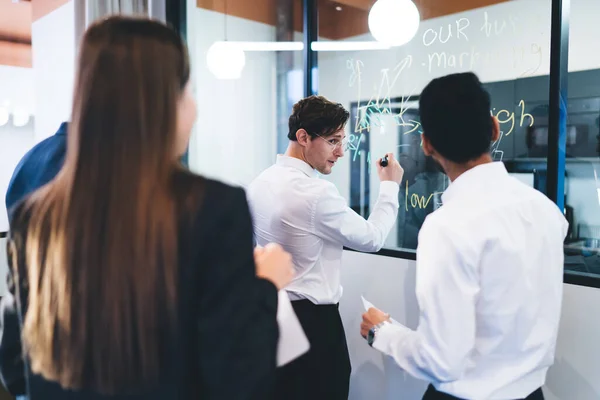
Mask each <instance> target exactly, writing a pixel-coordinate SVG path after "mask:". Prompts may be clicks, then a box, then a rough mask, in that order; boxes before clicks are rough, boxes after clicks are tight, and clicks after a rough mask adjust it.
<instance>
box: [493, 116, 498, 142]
mask: <svg viewBox="0 0 600 400" xmlns="http://www.w3.org/2000/svg"><path fill="white" fill-rule="evenodd" d="M498 139H500V122H498V118H496V117H492V142H496V141H498Z"/></svg>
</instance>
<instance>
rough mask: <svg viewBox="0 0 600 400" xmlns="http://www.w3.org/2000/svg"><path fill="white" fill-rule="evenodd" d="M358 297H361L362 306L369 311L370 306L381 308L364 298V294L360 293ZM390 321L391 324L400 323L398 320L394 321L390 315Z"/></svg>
mask: <svg viewBox="0 0 600 400" xmlns="http://www.w3.org/2000/svg"><path fill="white" fill-rule="evenodd" d="M360 298H361V299H362V303H363V307H364V308H365V311H369V308H371V307H372V308H376V309H378V310H381V308H379V307H376V306H374V305H373V303H371V302H370V301H369V300H367V299H365V297H364V296H362V295H361V296H360ZM381 311H383V310H381ZM390 322H391V323H392V324H397V325H402V324H401V323H400V322H398V321H396V320H395V319H394V318H391V317H390Z"/></svg>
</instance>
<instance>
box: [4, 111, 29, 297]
mask: <svg viewBox="0 0 600 400" xmlns="http://www.w3.org/2000/svg"><path fill="white" fill-rule="evenodd" d="M34 143H35V138H34V133H33V123H32V122H30V123H29V124H27V125H25V126H23V127H14V126H13V125H12V124H11V122H9V123H8V124H6V125H4V126H1V127H0V149H1V151H0V153H1V155H0V232H5V231H8V216H7V213H6V203H5V201H4V199H5V194H6V189H7V188H8V183H9V182H10V178H11V177H12V173H13V171H14V169H15V167H16V166H17V164H18V163H19V161H20V160H21V157H23V155H24V154H25V153H26V152H27V151H28V150H29V149H30V148H31V147H32V146H33V145H34ZM2 251H4V249H3V248H0V253H1V252H2ZM0 276H3V275H2V269H1V268H0ZM0 280H1V279H0ZM1 293H2V292H0V295H1Z"/></svg>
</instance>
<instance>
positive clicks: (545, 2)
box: [318, 0, 578, 251]
mask: <svg viewBox="0 0 600 400" xmlns="http://www.w3.org/2000/svg"><path fill="white" fill-rule="evenodd" d="M353 3H354V4H355V6H354V7H352V6H347V5H342V4H338V3H336V2H333V1H329V0H320V1H319V11H320V15H319V40H320V43H321V46H322V47H321V49H322V50H323V51H319V54H318V65H319V79H318V81H319V93H320V94H322V95H324V96H326V97H328V98H330V99H332V100H334V101H338V102H340V103H342V104H343V105H344V106H345V107H347V108H348V109H349V110H350V112H351V121H350V122H349V124H348V127H347V130H346V134H347V135H349V136H350V138H351V146H350V150H349V151H348V152H347V153H346V155H345V157H344V159H343V161H340V162H338V165H337V166H336V168H335V169H334V171H333V173H332V174H331V175H330V176H329V177H327V178H328V179H331V181H333V182H334V183H335V184H336V185H337V187H338V188H339V190H340V192H341V193H342V194H343V195H344V196H345V197H346V198H347V199H348V202H349V204H350V206H351V207H352V208H353V209H354V210H356V211H357V212H359V213H360V214H362V215H363V216H365V217H367V216H368V215H369V212H370V206H371V205H373V204H374V202H375V201H376V199H377V195H378V187H379V180H378V177H377V172H376V168H374V167H373V166H372V163H373V162H374V161H375V160H376V159H377V158H379V157H381V156H382V155H383V154H384V153H386V152H394V153H395V155H396V156H397V158H398V159H399V160H400V163H401V164H402V166H403V167H404V170H405V175H404V180H403V181H402V184H401V189H400V195H399V196H400V197H399V200H400V212H399V217H398V220H397V222H396V225H395V227H394V229H393V231H392V233H391V234H390V236H389V237H388V240H387V242H386V247H387V248H392V249H403V250H408V251H414V249H416V246H417V237H418V232H419V229H420V227H421V225H422V224H423V221H424V219H425V217H426V216H427V215H428V214H429V213H431V212H432V211H433V210H435V209H436V208H438V207H440V206H441V205H442V203H441V194H442V193H443V192H444V190H445V189H446V188H447V187H448V185H449V183H450V182H449V180H448V178H447V177H446V176H445V175H444V174H443V173H442V172H440V170H438V168H437V167H436V165H435V163H433V162H432V160H430V159H428V158H427V157H425V155H424V154H423V151H422V149H421V141H420V134H421V125H420V122H419V113H418V99H419V94H420V92H421V90H422V89H423V88H424V87H425V85H426V84H427V83H428V82H429V81H431V80H432V79H434V78H436V77H440V76H443V75H447V74H451V73H458V72H466V71H473V72H475V73H476V74H477V75H478V76H479V78H480V79H481V81H482V82H484V84H485V86H486V88H487V89H488V90H489V92H490V94H491V96H492V109H491V110H490V113H492V114H493V115H495V116H497V117H498V119H499V120H500V123H501V138H500V140H499V141H498V142H496V143H494V146H493V148H492V154H493V156H494V159H495V160H498V161H504V162H505V164H506V166H507V168H508V169H509V172H510V173H511V174H514V176H515V177H517V178H518V179H521V180H523V181H524V182H526V183H527V184H529V185H531V186H534V187H536V188H538V189H539V190H541V191H544V190H545V185H546V158H547V148H548V143H547V142H548V139H547V138H548V135H547V119H548V117H547V112H548V93H549V79H548V74H549V65H550V25H551V1H550V0H519V1H493V0H479V1H472V2H469V4H470V5H471V7H470V8H469V9H465V8H466V7H465V6H464V3H463V2H454V1H443V2H442V1H438V2H425V1H415V4H416V5H417V7H418V9H419V12H420V16H421V22H420V25H419V28H418V31H417V33H416V35H415V36H414V38H413V39H412V40H411V41H410V42H408V43H407V44H405V45H402V46H398V47H388V48H381V47H380V44H377V43H375V42H374V39H373V36H372V35H371V33H370V32H369V28H368V22H367V21H368V12H369V9H370V6H371V2H364V4H363V3H361V2H353ZM361 4H362V5H361ZM323 43H325V49H323ZM348 46H353V47H354V48H353V49H351V50H348ZM377 47H379V48H377ZM336 48H337V50H336ZM343 48H345V49H346V50H343ZM374 48H375V49H374ZM325 50H329V51H325ZM465 122H466V121H458V120H456V121H448V124H462V123H465ZM576 142H577V141H576ZM577 143H578V142H577ZM572 145H573V146H576V144H575V142H574V143H573V144H572Z"/></svg>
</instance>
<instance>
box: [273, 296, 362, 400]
mask: <svg viewBox="0 0 600 400" xmlns="http://www.w3.org/2000/svg"><path fill="white" fill-rule="evenodd" d="M292 307H293V308H294V311H295V312H296V315H297V316H298V319H299V320H300V324H301V325H302V328H303V329H304V332H305V333H306V336H307V338H308V341H309V343H310V350H309V351H308V352H307V353H306V354H304V355H302V356H301V357H299V358H297V359H296V360H294V361H292V362H291V363H289V364H287V365H284V366H283V367H281V368H279V369H278V370H277V382H276V388H275V399H277V400H348V390H349V385H350V370H351V367H350V356H349V354H348V344H347V343H346V335H345V333H344V327H343V325H342V319H341V318H340V312H339V310H338V307H339V306H338V305H337V304H332V305H315V304H313V303H312V302H311V301H309V300H297V301H292Z"/></svg>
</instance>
